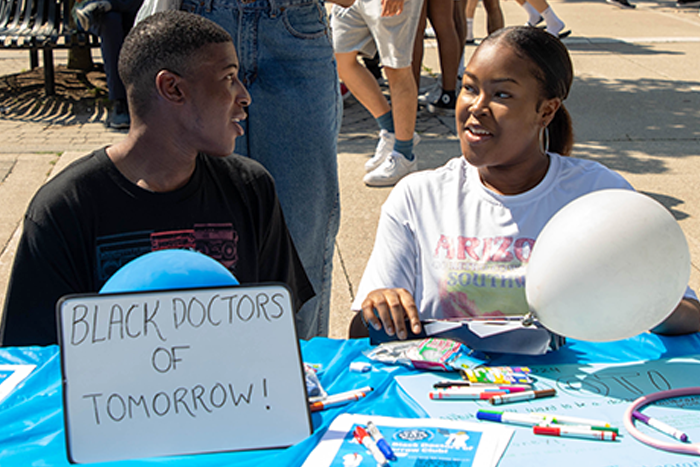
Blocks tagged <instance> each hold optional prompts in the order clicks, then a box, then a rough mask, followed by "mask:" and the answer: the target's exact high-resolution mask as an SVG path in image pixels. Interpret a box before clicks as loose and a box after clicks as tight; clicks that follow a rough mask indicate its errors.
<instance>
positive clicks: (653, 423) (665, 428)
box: [632, 410, 688, 443]
mask: <svg viewBox="0 0 700 467" xmlns="http://www.w3.org/2000/svg"><path fill="white" fill-rule="evenodd" d="M632 418H634V419H636V420H639V421H640V422H642V423H644V424H646V425H649V426H650V427H652V428H656V429H657V430H659V431H660V432H661V433H664V434H666V435H668V436H672V437H674V438H676V439H677V440H679V441H682V442H684V443H687V442H688V435H686V434H685V433H683V432H682V431H680V430H676V429H675V428H673V427H672V426H669V425H666V424H665V423H664V422H662V421H660V420H656V419H655V418H651V417H647V416H646V415H644V414H643V413H641V412H638V411H636V410H635V411H634V412H632Z"/></svg>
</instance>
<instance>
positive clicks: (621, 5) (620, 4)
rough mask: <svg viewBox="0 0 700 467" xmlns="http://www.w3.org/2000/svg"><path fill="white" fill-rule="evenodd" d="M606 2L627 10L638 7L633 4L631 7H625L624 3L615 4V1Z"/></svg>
mask: <svg viewBox="0 0 700 467" xmlns="http://www.w3.org/2000/svg"><path fill="white" fill-rule="evenodd" d="M605 2H606V3H609V4H611V5H615V6H616V7H618V8H624V9H625V10H633V9H635V8H636V6H634V5H631V4H630V5H623V4H622V3H619V2H615V1H613V0H605Z"/></svg>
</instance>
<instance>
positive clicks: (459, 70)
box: [457, 51, 464, 88]
mask: <svg viewBox="0 0 700 467" xmlns="http://www.w3.org/2000/svg"><path fill="white" fill-rule="evenodd" d="M462 76H464V51H462V55H461V56H460V57H459V67H458V68H457V79H459V78H461V77H462ZM461 85H462V83H461V82H459V83H457V88H459V87H460V86H461Z"/></svg>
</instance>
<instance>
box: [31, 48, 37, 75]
mask: <svg viewBox="0 0 700 467" xmlns="http://www.w3.org/2000/svg"><path fill="white" fill-rule="evenodd" d="M38 66H39V50H37V49H29V67H30V68H31V69H32V70H33V69H34V68H37V67H38Z"/></svg>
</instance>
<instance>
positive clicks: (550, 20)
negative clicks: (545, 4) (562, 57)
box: [542, 7, 564, 36]
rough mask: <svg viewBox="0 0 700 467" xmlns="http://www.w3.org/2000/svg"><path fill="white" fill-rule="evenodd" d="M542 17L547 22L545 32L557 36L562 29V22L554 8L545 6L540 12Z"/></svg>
mask: <svg viewBox="0 0 700 467" xmlns="http://www.w3.org/2000/svg"><path fill="white" fill-rule="evenodd" d="M542 17H543V18H544V21H545V22H546V23H547V32H548V33H550V34H552V35H553V36H558V35H559V33H560V32H561V31H562V30H563V29H564V22H563V21H562V20H560V19H559V17H558V16H557V14H556V13H554V10H552V8H551V7H549V8H547V9H546V10H544V11H543V12H542Z"/></svg>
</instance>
